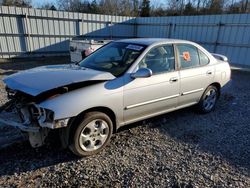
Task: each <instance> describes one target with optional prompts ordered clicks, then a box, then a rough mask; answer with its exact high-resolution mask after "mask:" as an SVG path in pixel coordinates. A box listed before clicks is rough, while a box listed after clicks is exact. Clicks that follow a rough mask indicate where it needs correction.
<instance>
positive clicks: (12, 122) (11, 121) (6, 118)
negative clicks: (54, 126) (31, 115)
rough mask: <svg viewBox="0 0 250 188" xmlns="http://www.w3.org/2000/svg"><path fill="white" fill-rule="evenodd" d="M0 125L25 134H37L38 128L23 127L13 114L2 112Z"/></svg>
mask: <svg viewBox="0 0 250 188" xmlns="http://www.w3.org/2000/svg"><path fill="white" fill-rule="evenodd" d="M0 123H1V124H4V125H9V126H12V127H15V128H18V129H20V130H22V131H25V132H34V133H35V132H39V129H40V128H39V127H35V126H32V125H25V124H23V123H21V122H20V121H19V118H18V117H17V115H16V114H15V113H12V112H4V113H1V114H0Z"/></svg>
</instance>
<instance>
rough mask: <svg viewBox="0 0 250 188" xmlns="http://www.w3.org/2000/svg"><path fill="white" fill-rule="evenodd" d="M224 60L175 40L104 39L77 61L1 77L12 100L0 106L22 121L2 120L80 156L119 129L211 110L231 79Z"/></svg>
mask: <svg viewBox="0 0 250 188" xmlns="http://www.w3.org/2000/svg"><path fill="white" fill-rule="evenodd" d="M230 76H231V70H230V66H229V64H228V59H227V58H226V57H225V56H223V55H219V54H211V53H209V52H208V51H206V50H205V49H204V48H203V47H201V46H200V45H198V44H196V43H193V42H190V41H184V40H175V39H154V38H151V39H146V38H141V39H124V40H118V41H113V42H110V43H109V44H107V45H105V46H104V47H102V48H100V49H98V50H97V51H95V52H94V53H92V54H91V55H89V56H88V57H86V58H85V59H84V60H82V61H81V62H79V63H78V64H68V65H51V66H43V67H38V68H34V69H30V70H26V71H22V72H19V73H16V74H13V75H11V76H8V77H7V78H5V79H4V83H5V84H6V91H7V93H8V97H9V99H10V101H9V102H7V103H6V104H5V105H4V106H3V107H2V108H1V109H2V110H5V111H14V112H15V113H16V114H19V116H20V122H15V121H12V120H8V119H6V116H5V118H4V117H2V118H0V122H2V123H5V124H9V125H12V126H15V127H18V128H20V129H21V130H23V131H25V132H28V134H29V138H30V142H31V145H32V146H34V147H37V146H41V145H42V144H43V143H44V139H45V138H46V136H47V134H48V132H49V130H51V129H60V130H61V132H60V133H61V139H62V143H63V144H64V145H66V146H69V148H70V149H71V151H72V152H74V153H75V154H76V155H79V156H87V155H92V154H95V153H98V152H99V151H101V150H102V149H103V148H104V147H105V146H106V145H107V143H108V142H109V140H110V137H111V135H112V134H113V133H114V132H116V131H117V130H118V129H119V128H120V127H122V126H124V125H127V124H129V123H133V122H136V121H139V120H143V119H146V118H150V117H153V116H156V115H160V114H163V113H167V112H170V111H174V110H177V109H181V108H184V107H188V106H192V105H197V108H198V109H199V111H200V112H201V113H208V112H211V111H212V110H214V108H215V105H216V102H217V100H218V98H219V96H220V92H221V88H222V87H223V86H224V85H225V84H227V83H228V82H229V80H230Z"/></svg>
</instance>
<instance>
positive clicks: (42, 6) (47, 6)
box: [38, 3, 57, 10]
mask: <svg viewBox="0 0 250 188" xmlns="http://www.w3.org/2000/svg"><path fill="white" fill-rule="evenodd" d="M38 8H40V9H47V10H57V8H56V7H55V5H53V4H52V3H45V4H43V5H41V6H40V7H38Z"/></svg>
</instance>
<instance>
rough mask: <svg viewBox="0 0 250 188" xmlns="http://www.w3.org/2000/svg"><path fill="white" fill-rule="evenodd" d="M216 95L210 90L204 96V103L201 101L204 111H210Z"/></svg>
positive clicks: (213, 90)
mask: <svg viewBox="0 0 250 188" xmlns="http://www.w3.org/2000/svg"><path fill="white" fill-rule="evenodd" d="M216 98H217V93H216V91H215V89H210V90H208V92H207V93H206V95H205V98H204V101H203V107H204V108H205V110H211V109H212V108H213V107H214V105H215V102H216Z"/></svg>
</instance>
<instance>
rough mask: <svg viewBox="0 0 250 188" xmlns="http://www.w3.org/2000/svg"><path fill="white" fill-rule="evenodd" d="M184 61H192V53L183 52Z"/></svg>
mask: <svg viewBox="0 0 250 188" xmlns="http://www.w3.org/2000/svg"><path fill="white" fill-rule="evenodd" d="M182 55H183V59H184V60H185V61H191V57H190V53H189V52H183V54H182Z"/></svg>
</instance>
